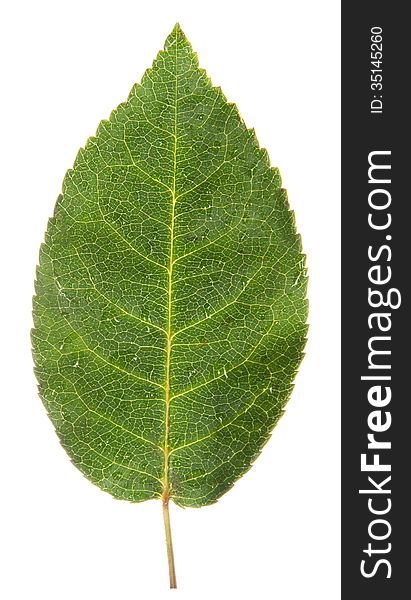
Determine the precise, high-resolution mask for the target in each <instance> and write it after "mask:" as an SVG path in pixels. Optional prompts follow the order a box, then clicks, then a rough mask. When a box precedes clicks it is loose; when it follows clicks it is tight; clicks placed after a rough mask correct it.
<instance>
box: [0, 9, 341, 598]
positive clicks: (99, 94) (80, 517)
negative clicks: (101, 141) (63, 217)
mask: <svg viewBox="0 0 411 600" xmlns="http://www.w3.org/2000/svg"><path fill="white" fill-rule="evenodd" d="M2 6H3V7H2V9H1V12H2V14H1V16H0V23H1V25H0V27H1V32H0V40H1V45H2V48H1V54H0V55H1V63H2V66H1V70H2V74H1V81H0V83H1V88H2V91H1V97H0V101H1V103H2V105H3V106H2V108H1V130H0V131H1V138H0V145H1V153H2V157H1V184H0V193H1V207H0V219H1V236H0V242H1V246H2V247H1V253H0V257H1V261H2V265H1V271H0V272H1V284H2V285H1V294H0V301H1V304H2V306H1V310H0V315H1V319H2V324H1V344H0V350H1V353H2V356H1V361H0V364H1V379H0V394H1V439H0V441H1V450H0V457H1V465H2V466H1V488H2V490H1V494H0V502H1V504H2V515H3V516H2V518H3V519H4V523H3V524H2V527H1V550H2V552H3V557H2V558H1V570H2V571H3V575H2V580H1V582H0V595H1V596H2V598H4V600H74V599H75V600H109V599H110V600H112V599H114V598H115V599H118V600H120V599H126V598H127V599H133V598H136V599H137V598H141V599H143V598H144V600H147V599H151V598H153V599H157V598H158V599H163V598H164V599H166V598H167V599H168V598H170V594H172V595H173V596H176V595H177V596H178V597H179V598H181V599H186V598H187V599H188V598H190V599H192V598H199V599H202V598H207V599H208V598H213V599H217V600H219V599H220V598H221V599H223V598H237V599H238V598H239V599H242V598H244V599H245V598H258V599H260V598H261V599H265V598H267V599H271V598H273V599H276V600H302V599H304V600H306V599H308V600H311V599H312V600H336V599H338V598H339V597H340V593H339V571H340V566H339V561H340V556H339V545H340V525H339V523H340V517H339V510H340V507H339V497H340V489H339V476H340V473H339V462H340V460H339V443H340V440H339V343H340V332H339V314H340V313H339V296H340V291H339V285H340V284H339V276H340V273H339V269H340V266H339V265H340V256H339V252H340V247H339V209H340V207H339V190H340V183H339V177H340V173H339V165H340V158H339V144H340V139H339V136H340V131H339V124H340V107H339V98H340V92H339V75H340V73H339V64H340V59H339V44H340V40H339V27H340V24H339V12H340V6H339V2H338V1H336V0H334V1H332V0H310V1H309V2H307V0H299V1H297V0H288V1H285V0H281V1H280V0H271V1H267V2H263V1H258V0H252V1H250V0H247V1H239V0H237V1H236V2H233V1H226V2H224V1H223V0H219V1H212V0H208V2H196V1H195V0H191V1H188V2H179V1H175V2H173V1H172V0H163V1H159V0H157V1H156V2H154V0H153V1H151V2H150V0H145V1H144V2H137V1H135V0H134V1H126V0H115V1H112V2H108V1H104V0H99V1H86V0H81V1H77V0H70V1H66V0H63V1H58V2H56V1H55V0H53V1H49V2H47V1H44V0H43V1H42V0H37V1H35V2H33V1H28V0H27V1H18V0H15V1H13V2H8V3H6V2H5V3H3V5H2ZM176 21H179V22H180V23H181V25H182V28H183V30H184V31H185V33H186V34H187V36H188V38H189V39H190V41H191V42H192V44H193V46H194V49H195V50H196V51H197V52H198V54H199V57H200V63H201V66H202V67H204V68H206V70H207V71H208V74H209V75H210V77H211V78H212V80H213V83H214V84H215V85H221V86H222V88H223V90H224V92H225V94H226V96H227V97H228V99H229V100H230V101H235V102H236V103H237V105H238V107H239V109H240V112H241V114H242V115H243V117H244V119H245V121H246V123H247V125H248V126H249V127H255V129H256V132H257V137H258V138H259V140H260V143H261V145H262V146H265V147H266V148H267V149H268V152H269V155H270V158H271V162H272V164H274V165H276V166H278V167H279V168H280V171H281V173H282V177H283V184H284V187H286V188H287V189H288V192H289V198H290V203H291V205H292V207H293V209H294V210H295V212H296V217H297V225H298V228H299V231H300V232H301V234H302V238H303V244H304V249H305V252H306V254H307V262H308V267H309V277H310V280H309V299H310V317H309V321H310V331H309V341H308V344H307V348H306V352H307V354H306V358H305V359H304V361H303V364H302V366H301V369H300V372H299V374H298V376H297V380H296V386H295V391H294V393H293V395H292V398H291V400H290V402H289V404H288V409H287V412H286V415H285V416H284V417H283V419H282V420H281V422H280V424H279V425H278V427H277V428H276V429H275V431H274V434H273V437H272V439H271V440H270V442H269V443H268V444H267V446H266V447H265V449H264V451H263V454H262V455H261V457H260V458H259V459H258V460H257V462H256V464H255V465H254V467H253V468H252V469H251V471H250V472H249V473H248V474H247V475H245V476H244V477H243V478H242V479H241V480H240V481H239V482H238V483H237V484H236V485H235V486H234V488H233V489H232V490H231V491H230V492H229V493H228V494H227V495H226V496H224V497H223V498H222V499H221V500H220V501H219V502H218V503H217V504H215V505H214V506H211V507H207V508H202V509H186V510H183V509H179V508H177V507H175V506H172V507H171V510H172V513H171V518H172V525H173V532H174V543H175V554H176V564H177V576H178V583H179V589H178V590H177V591H173V592H170V591H169V590H168V589H167V586H168V574H167V564H166V554H165V545H164V540H163V525H162V516H161V505H160V503H159V502H157V501H150V502H145V503H142V504H136V505H132V504H128V503H126V502H120V501H116V500H114V499H112V498H111V497H110V496H109V495H108V494H106V493H103V492H102V491H100V490H99V489H98V488H97V487H94V486H93V485H92V484H91V483H89V482H88V481H87V480H86V479H84V478H83V476H82V475H81V474H80V473H79V471H77V470H76V469H75V468H74V467H73V466H72V465H71V463H70V461H69V460H68V458H67V456H66V454H65V452H64V451H63V450H62V449H61V448H60V446H59V443H58V440H57V437H56V435H55V434H54V431H53V427H52V425H51V423H50V422H49V420H48V418H47V416H46V414H45V411H44V409H43V406H42V404H41V402H40V400H39V399H38V397H37V394H36V383H35V380H34V376H33V374H32V361H31V354H30V342H29V330H30V327H31V296H32V294H33V279H34V271H35V265H36V262H37V256H38V247H39V244H40V242H41V241H42V238H43V234H44V230H45V227H46V222H47V218H48V217H49V216H50V215H51V214H52V211H53V206H54V202H55V200H56V198H57V195H58V193H59V191H60V186H61V181H62V179H63V175H64V173H65V171H66V169H67V168H69V167H70V166H71V165H72V163H73V160H74V157H75V155H76V152H77V150H78V148H79V147H80V146H83V145H84V142H85V140H86V138H87V137H88V136H89V135H91V134H93V133H94V132H95V129H96V127H97V125H98V122H99V121H100V119H102V118H107V117H108V115H109V113H110V111H111V110H112V108H114V107H115V106H116V105H117V104H119V103H120V102H121V101H123V100H124V99H125V98H126V97H127V95H128V92H129V89H130V88H131V86H132V84H133V83H134V82H135V81H137V80H139V79H140V77H141V75H142V74H143V72H144V70H145V68H147V67H148V66H150V64H151V62H152V60H153V58H154V57H155V55H156V53H157V51H158V50H159V49H160V48H161V47H162V44H163V42H164V40H165V38H166V36H167V35H168V33H169V32H170V31H171V29H172V27H173V25H174V23H175V22H176Z"/></svg>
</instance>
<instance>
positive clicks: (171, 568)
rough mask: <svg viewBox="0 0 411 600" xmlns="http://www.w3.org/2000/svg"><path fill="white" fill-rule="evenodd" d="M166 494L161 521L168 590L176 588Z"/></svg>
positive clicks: (165, 495)
mask: <svg viewBox="0 0 411 600" xmlns="http://www.w3.org/2000/svg"><path fill="white" fill-rule="evenodd" d="M168 500H169V498H168V494H166V493H164V495H163V519H164V529H165V532H166V545H167V558H168V571H169V575H170V589H175V588H176V587H177V579H176V569H175V565H174V551H173V539H172V537H171V526H170V512H169V510H168Z"/></svg>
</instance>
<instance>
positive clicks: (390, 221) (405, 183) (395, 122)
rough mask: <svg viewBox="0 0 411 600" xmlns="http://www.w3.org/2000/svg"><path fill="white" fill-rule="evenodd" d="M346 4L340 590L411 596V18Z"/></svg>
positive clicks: (399, 10) (375, 4)
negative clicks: (410, 147)
mask: <svg viewBox="0 0 411 600" xmlns="http://www.w3.org/2000/svg"><path fill="white" fill-rule="evenodd" d="M408 9H409V6H408V5H407V3H406V2H387V1H385V2H382V1H381V0H373V1H370V0H362V2H358V1H357V2H353V1H347V2H345V1H343V3H342V598H343V600H352V599H353V598H354V599H356V598H361V599H362V600H368V599H370V600H371V599H372V600H379V599H383V598H384V600H387V599H390V600H394V599H397V598H411V560H410V544H411V540H410V533H411V531H410V530H411V527H410V522H411V502H410V496H409V493H408V490H409V489H410V483H411V417H410V406H411V393H410V387H411V383H410V382H411V351H410V346H411V324H410V291H411V285H410V279H411V227H410V223H411V210H410V205H411V197H410V196H411V195H410V191H409V187H410V185H411V152H410V149H409V146H410V144H411V127H410V111H411V85H410V73H411V63H410V59H411V52H410V44H411V26H410V24H409V19H408V18H407V15H406V13H408Z"/></svg>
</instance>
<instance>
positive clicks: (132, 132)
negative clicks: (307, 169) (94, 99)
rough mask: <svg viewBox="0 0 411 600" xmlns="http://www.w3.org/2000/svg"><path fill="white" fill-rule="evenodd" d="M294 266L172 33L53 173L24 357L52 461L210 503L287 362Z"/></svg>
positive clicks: (269, 192) (243, 154)
mask: <svg viewBox="0 0 411 600" xmlns="http://www.w3.org/2000/svg"><path fill="white" fill-rule="evenodd" d="M305 295H306V276H305V267H304V256H303V255H302V253H301V242H300V237H299V236H298V235H297V233H296V228H295V219H294V215H293V213H292V212H291V211H290V210H289V206H288V202H287V196H286V192H285V190H283V189H282V188H281V179H280V174H279V172H278V170H277V169H275V168H272V167H270V164H269V159H268V155H267V152H266V151H265V150H262V149H260V148H259V146H258V142H257V140H256V137H255V134H254V131H252V130H248V129H247V128H246V126H245V125H244V123H243V121H242V119H241V117H240V115H239V113H238V110H237V108H236V106H235V105H234V104H230V103H228V102H227V100H226V98H225V97H224V95H223V93H222V92H221V90H220V89H219V88H215V87H213V86H212V84H211V82H210V80H209V79H208V77H207V75H206V73H205V72H204V71H203V70H202V69H199V68H198V62H197V56H196V54H195V53H193V51H192V48H191V46H190V44H189V42H188V41H187V38H186V37H185V36H184V34H183V32H182V31H181V29H180V27H179V26H178V25H176V27H175V28H174V29H173V31H172V33H171V34H170V35H169V37H168V38H167V40H166V43H165V47H164V50H163V51H161V52H160V53H159V54H158V56H157V58H156V60H155V61H154V64H153V66H152V68H151V69H149V70H148V71H146V73H145V75H144V77H143V79H142V82H141V84H140V85H138V84H136V85H135V86H134V87H133V89H132V90H131V93H130V95H129V98H128V100H127V101H126V102H125V103H123V104H121V105H120V106H119V107H118V108H117V109H115V110H114V111H113V112H112V114H111V116H110V119H109V120H108V121H102V122H101V124H100V125H99V127H98V130H97V133H96V135H95V137H92V138H90V139H89V140H88V141H87V144H86V146H85V148H84V149H81V150H80V151H79V153H78V155H77V158H76V161H75V164H74V168H73V169H71V170H69V171H68V172H67V174H66V176H65V179H64V183H63V190H62V194H61V195H60V196H59V198H58V201H57V204H56V208H55V214H54V216H53V218H52V219H50V221H49V223H48V228H47V232H46V238H45V242H44V244H43V245H42V246H41V251H40V262H39V267H38V271H37V281H36V296H35V299H34V311H33V313H34V325H35V327H34V330H33V333H32V341H33V354H34V360H35V365H36V374H37V378H38V382H39V389H40V395H41V398H42V400H43V402H44V405H45V407H46V409H47V411H48V414H49V416H50V418H51V420H52V421H53V423H54V426H55V428H56V431H57V433H58V436H59V438H60V440H61V443H62V445H63V447H64V448H65V449H66V451H67V453H68V454H69V456H70V458H71V460H72V461H73V463H74V464H75V465H76V466H77V467H78V468H79V469H80V470H81V471H82V472H83V473H84V475H85V476H86V477H88V478H89V479H90V480H91V481H92V482H93V483H95V484H97V485H98V486H99V487H100V488H102V489H103V490H105V491H107V492H109V493H110V494H112V495H113V496H114V497H115V498H121V499H124V500H129V501H132V502H140V501H143V500H148V499H150V498H163V501H164V502H165V504H168V498H171V499H172V500H173V501H174V502H176V503H177V504H179V505H181V506H204V505H207V504H211V503H212V502H215V501H216V500H217V499H218V498H219V497H220V496H221V495H222V494H224V493H225V492H226V491H227V490H228V489H229V488H230V487H231V486H232V485H233V483H234V482H235V481H236V480H237V479H238V478H239V477H241V475H243V474H244V473H245V472H246V471H247V470H248V469H249V467H250V465H251V464H252V462H253V461H254V460H255V458H256V457H257V456H258V454H259V452H260V450H261V448H262V446H263V445H264V444H265V442H266V441H267V439H268V437H269V435H270V432H271V431H272V429H273V427H274V425H275V424H276V423H277V421H278V419H279V418H280V416H281V415H282V413H283V410H284V405H285V403H286V402H287V399H288V397H289V395H290V392H291V389H292V382H293V379H294V376H295V373H296V370H297V368H298V365H299V363H300V361H301V358H302V354H303V347H304V343H305V335H306V325H305V321H306V316H307V303H306V299H305Z"/></svg>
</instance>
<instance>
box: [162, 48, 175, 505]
mask: <svg viewBox="0 0 411 600" xmlns="http://www.w3.org/2000/svg"><path fill="white" fill-rule="evenodd" d="M177 53H178V39H177V37H176V53H175V54H176V56H175V98H174V110H175V112H174V149H173V185H172V193H171V199H172V208H171V226H170V256H169V263H168V299H167V302H168V309H167V352H166V382H165V435H164V483H163V485H164V489H163V501H165V502H168V498H169V496H170V484H169V479H168V459H169V448H168V437H169V429H170V366H171V340H172V330H171V322H172V299H171V298H172V288H173V262H174V259H173V254H174V214H175V204H176V168H177V97H178V81H177V64H178V63H177Z"/></svg>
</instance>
